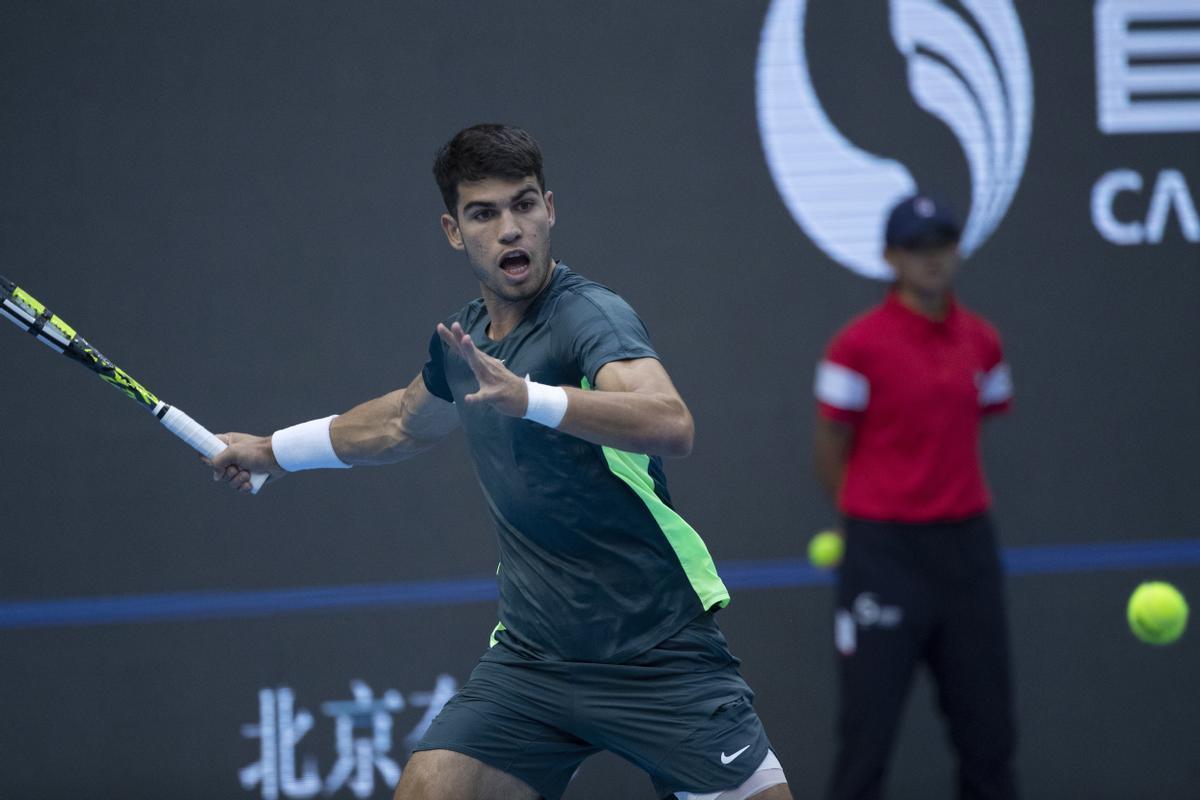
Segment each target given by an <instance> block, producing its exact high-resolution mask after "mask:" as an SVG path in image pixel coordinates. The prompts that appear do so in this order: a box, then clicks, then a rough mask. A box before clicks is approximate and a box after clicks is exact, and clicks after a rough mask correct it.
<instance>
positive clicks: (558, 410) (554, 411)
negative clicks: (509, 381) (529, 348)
mask: <svg viewBox="0 0 1200 800" xmlns="http://www.w3.org/2000/svg"><path fill="white" fill-rule="evenodd" d="M525 388H526V389H528V390H529V405H528V406H526V407H525V419H528V420H532V421H533V422H538V423H541V424H542V425H545V426H546V427H547V428H557V427H558V424H559V423H560V422H562V418H563V416H564V415H566V413H567V390H566V389H564V388H562V387H561V386H547V385H546V384H544V383H535V382H534V381H533V379H532V378H530V377H529V376H528V375H526V376H525Z"/></svg>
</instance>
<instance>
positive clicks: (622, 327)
mask: <svg viewBox="0 0 1200 800" xmlns="http://www.w3.org/2000/svg"><path fill="white" fill-rule="evenodd" d="M566 310H567V314H568V317H569V323H568V325H567V326H566V330H567V331H568V332H569V338H570V344H569V347H570V352H571V356H572V357H573V358H574V360H575V363H576V364H577V366H578V367H579V371H580V372H582V373H583V375H584V376H585V377H586V378H587V380H588V383H589V384H591V385H592V386H595V385H596V373H597V372H599V371H600V368H601V367H603V366H604V365H605V364H607V363H609V362H610V361H624V360H626V359H631V358H658V353H656V352H655V350H654V347H653V346H652V345H651V344H650V334H649V332H648V331H647V330H646V326H645V325H644V324H643V323H642V320H641V318H640V317H638V315H637V313H636V312H635V311H634V310H633V308H632V307H630V305H629V304H628V303H626V302H625V301H624V300H623V299H622V298H621V297H619V296H618V295H616V294H615V293H613V292H610V291H607V290H604V291H591V292H586V293H582V292H581V293H577V294H576V295H575V296H574V297H573V298H572V299H571V302H570V303H568V304H567V306H566Z"/></svg>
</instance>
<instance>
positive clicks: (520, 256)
mask: <svg viewBox="0 0 1200 800" xmlns="http://www.w3.org/2000/svg"><path fill="white" fill-rule="evenodd" d="M500 269H502V270H504V271H505V272H506V273H508V274H509V275H523V274H525V272H526V270H528V269H529V254H528V253H526V252H525V251H523V250H514V251H512V252H511V253H506V254H505V255H504V257H503V258H501V259H500Z"/></svg>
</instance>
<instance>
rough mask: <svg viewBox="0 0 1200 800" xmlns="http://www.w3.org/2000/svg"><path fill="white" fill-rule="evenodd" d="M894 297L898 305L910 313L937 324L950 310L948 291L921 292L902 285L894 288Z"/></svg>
mask: <svg viewBox="0 0 1200 800" xmlns="http://www.w3.org/2000/svg"><path fill="white" fill-rule="evenodd" d="M896 297H897V298H898V299H899V300H900V304H901V305H902V306H904V307H905V308H907V309H909V310H910V311H915V312H916V313H918V314H920V315H921V316H923V317H928V318H929V319H932V320H935V321H939V322H940V321H941V320H944V319H945V318H946V312H947V310H949V308H950V292H949V290H946V291H940V292H923V291H921V290H919V289H917V288H916V287H913V286H905V285H903V284H902V285H900V286H898V287H897V288H896Z"/></svg>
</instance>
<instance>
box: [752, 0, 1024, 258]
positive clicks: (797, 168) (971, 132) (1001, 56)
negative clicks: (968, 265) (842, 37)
mask: <svg viewBox="0 0 1200 800" xmlns="http://www.w3.org/2000/svg"><path fill="white" fill-rule="evenodd" d="M961 5H962V7H963V8H964V9H966V11H968V12H969V13H970V14H971V16H972V17H973V20H972V21H971V22H968V21H967V20H965V19H964V18H963V17H962V16H961V15H960V14H959V13H958V12H957V11H955V10H954V9H953V8H951V7H950V6H947V5H943V4H941V3H939V2H937V0H891V20H890V22H891V34H892V39H893V40H894V41H895V43H896V47H897V48H898V49H899V50H900V52H901V53H902V54H903V55H904V56H905V59H906V61H907V63H908V84H909V88H910V90H911V91H912V95H913V99H914V100H916V102H917V104H918V105H919V106H920V107H921V108H923V109H924V110H925V111H927V112H929V113H930V114H932V115H934V116H935V117H937V118H938V119H940V120H941V121H942V122H943V123H944V124H945V125H946V126H947V127H949V128H950V130H951V131H952V132H953V133H954V135H955V136H956V137H957V138H958V141H959V144H960V145H961V147H962V150H963V154H964V155H965V156H966V160H967V166H968V169H969V173H970V176H971V212H970V214H969V215H968V217H967V220H966V223H965V225H964V227H963V236H962V243H961V246H962V252H963V253H964V255H968V254H970V253H971V252H973V251H974V250H976V249H977V248H978V247H979V246H980V245H981V244H983V242H984V241H985V240H986V239H987V237H988V236H989V235H990V234H991V233H992V231H993V230H995V229H996V226H997V225H999V224H1000V220H1001V218H1003V216H1004V213H1005V211H1007V210H1008V206H1009V203H1011V202H1012V198H1013V194H1014V193H1015V192H1016V190H1017V186H1018V184H1020V182H1021V174H1022V173H1023V172H1024V169H1025V157H1026V155H1027V154H1028V151H1029V137H1030V134H1031V133H1032V127H1033V76H1032V73H1031V71H1030V68H1029V53H1028V51H1027V50H1026V47H1025V39H1024V36H1023V35H1022V33H1021V24H1020V21H1019V20H1018V19H1017V14H1016V11H1015V10H1014V9H1013V7H1012V2H1011V0H961ZM805 8H806V0H772V3H771V8H770V10H769V11H768V12H767V20H766V23H765V24H764V25H763V31H762V41H761V44H760V46H759V53H758V127H759V132H760V135H761V136H762V142H763V150H764V151H765V153H766V157H767V165H768V166H769V167H770V170H771V175H772V176H773V177H774V178H775V185H776V186H777V187H778V189H779V193H780V194H781V195H782V197H783V200H784V203H785V204H786V205H787V207H788V210H790V211H791V213H792V216H793V217H794V218H795V220H796V222H797V223H799V225H800V227H801V228H803V229H804V231H805V233H807V234H808V236H809V237H810V238H811V239H812V240H813V241H814V242H815V243H816V244H817V245H818V246H819V247H820V248H821V249H822V250H824V251H825V252H826V253H827V254H828V255H829V256H830V257H831V258H833V259H834V260H835V261H838V262H839V263H841V264H842V265H843V266H846V267H848V268H849V269H852V270H854V271H855V272H857V273H859V274H862V275H866V276H868V277H872V278H890V277H891V274H892V273H891V268H890V267H888V265H887V263H886V262H885V261H884V260H883V257H882V251H883V226H884V222H885V215H886V214H887V212H888V210H889V209H890V208H891V206H892V205H894V204H895V203H896V202H897V201H898V200H900V199H901V198H903V197H905V196H907V195H910V194H912V193H913V192H915V191H916V190H917V186H916V182H915V181H914V180H913V177H912V175H911V173H909V171H908V169H907V168H905V167H904V165H902V164H899V163H897V162H895V161H892V160H890V159H886V158H881V157H879V156H876V155H874V154H872V153H868V152H866V151H864V150H862V149H860V148H858V147H856V146H854V145H853V144H851V143H850V141H849V140H848V139H846V137H845V136H843V135H842V134H841V132H839V131H838V130H837V128H836V127H834V125H833V123H832V122H830V121H829V117H828V116H827V115H826V114H825V111H824V109H822V108H821V104H820V102H819V101H818V99H817V94H816V91H815V90H814V89H813V85H812V81H811V79H810V78H809V75H808V60H807V56H806V54H805V49H804V15H805ZM972 22H973V24H972Z"/></svg>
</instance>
